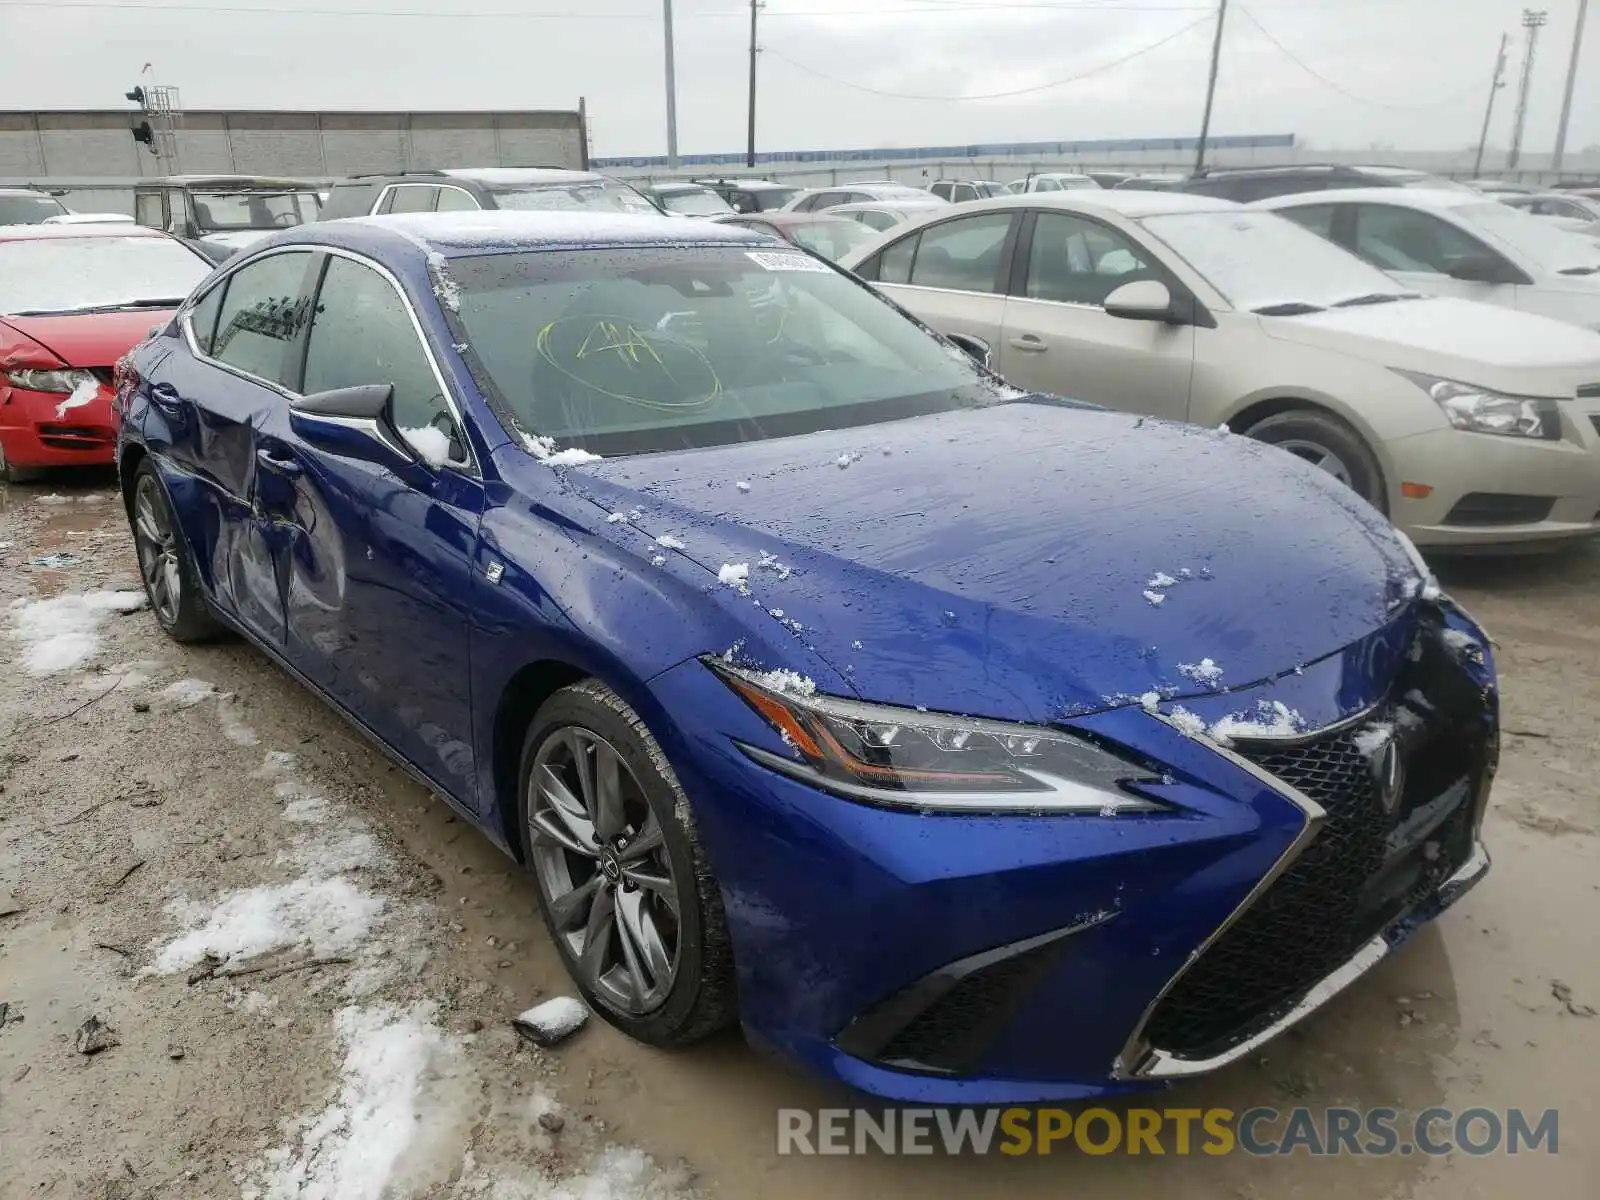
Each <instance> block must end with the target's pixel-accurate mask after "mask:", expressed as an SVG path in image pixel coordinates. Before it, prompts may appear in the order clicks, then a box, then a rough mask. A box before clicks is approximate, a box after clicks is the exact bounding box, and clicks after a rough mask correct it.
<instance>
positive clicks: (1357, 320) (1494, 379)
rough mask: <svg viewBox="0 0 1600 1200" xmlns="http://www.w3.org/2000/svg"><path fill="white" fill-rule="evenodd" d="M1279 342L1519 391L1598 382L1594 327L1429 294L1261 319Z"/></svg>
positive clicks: (1559, 392)
mask: <svg viewBox="0 0 1600 1200" xmlns="http://www.w3.org/2000/svg"><path fill="white" fill-rule="evenodd" d="M1261 327H1262V329H1263V330H1264V331H1265V332H1266V333H1267V334H1268V335H1269V336H1271V337H1274V338H1277V339H1279V340H1280V341H1286V342H1296V343H1298V344H1300V345H1305V346H1317V347H1320V348H1322V349H1326V350H1333V351H1336V352H1338V353H1342V354H1350V355H1354V356H1357V357H1360V358H1364V359H1367V360H1369V361H1371V362H1374V363H1377V364H1379V365H1381V366H1385V367H1399V368H1403V369H1405V370H1408V371H1419V372H1422V373H1424V374H1429V375H1437V376H1439V377H1441V378H1444V379H1456V380H1460V381H1462V382H1464V383H1475V384H1480V385H1482V386H1484V387H1491V388H1495V389H1496V390H1499V391H1503V392H1510V393H1512V394H1514V395H1521V396H1530V395H1534V396H1566V397H1571V396H1572V395H1573V394H1574V393H1575V391H1576V388H1577V386H1578V385H1579V384H1586V383H1594V382H1595V381H1597V380H1600V333H1595V332H1594V331H1592V330H1588V329H1582V328H1580V327H1578V326H1576V325H1569V324H1567V323H1566V322H1563V321H1556V320H1553V319H1551V318H1549V317H1541V316H1535V315H1534V314H1532V313H1522V312H1515V311H1512V310H1509V309H1505V308H1499V307H1495V306H1491V305H1488V304H1475V303H1473V302H1472V301H1469V300H1455V299H1450V298H1446V297H1431V298H1424V299H1419V300H1396V301H1393V302H1391V303H1388V304H1371V305H1361V306H1358V307H1356V308H1336V309H1329V310H1327V311H1325V312H1319V313H1309V314H1307V315H1306V316H1301V317H1262V318H1261Z"/></svg>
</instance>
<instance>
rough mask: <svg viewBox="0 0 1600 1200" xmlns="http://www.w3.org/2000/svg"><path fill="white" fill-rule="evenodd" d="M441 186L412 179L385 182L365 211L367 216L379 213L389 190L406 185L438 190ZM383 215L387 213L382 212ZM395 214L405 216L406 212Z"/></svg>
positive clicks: (405, 186)
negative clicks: (401, 181)
mask: <svg viewBox="0 0 1600 1200" xmlns="http://www.w3.org/2000/svg"><path fill="white" fill-rule="evenodd" d="M441 186H442V185H441V184H437V183H423V182H422V181H421V180H413V181H410V182H407V183H386V184H384V185H383V191H381V192H379V193H378V198H377V200H375V201H374V202H373V205H372V207H371V208H370V209H369V210H368V211H367V216H369V217H371V216H376V215H379V214H380V213H382V212H383V204H384V201H385V200H387V199H388V198H389V193H390V192H393V191H397V190H399V189H400V188H408V187H411V188H423V187H425V188H432V189H433V190H434V191H438V190H439V188H440V187H441ZM434 203H435V204H437V203H438V201H437V200H435V201H434ZM429 211H431V210H429ZM384 215H387V214H384ZM396 215H398V216H402V217H403V216H406V215H407V214H406V213H398V214H396Z"/></svg>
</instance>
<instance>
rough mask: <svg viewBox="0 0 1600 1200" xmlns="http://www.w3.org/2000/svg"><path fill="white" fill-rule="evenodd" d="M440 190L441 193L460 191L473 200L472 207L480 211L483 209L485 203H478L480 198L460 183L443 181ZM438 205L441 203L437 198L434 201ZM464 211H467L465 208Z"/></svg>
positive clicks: (435, 205)
mask: <svg viewBox="0 0 1600 1200" xmlns="http://www.w3.org/2000/svg"><path fill="white" fill-rule="evenodd" d="M439 191H440V193H441V194H443V193H444V192H460V193H461V194H462V195H463V196H465V197H466V198H467V199H468V200H471V201H472V207H473V208H475V209H477V210H478V211H479V212H482V211H483V205H481V204H479V203H478V198H477V197H476V196H474V195H473V194H472V193H471V192H469V191H468V190H467V189H466V188H464V187H462V186H461V185H460V184H457V183H441V184H440V185H439ZM438 205H439V202H438V201H437V200H435V201H434V208H435V209H437V208H438ZM462 211H463V212H465V211H466V210H465V209H463V210H462Z"/></svg>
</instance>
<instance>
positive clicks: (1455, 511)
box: [1385, 405, 1600, 550]
mask: <svg viewBox="0 0 1600 1200" xmlns="http://www.w3.org/2000/svg"><path fill="white" fill-rule="evenodd" d="M1563 408H1564V409H1566V411H1565V412H1564V414H1563V415H1564V417H1565V421H1564V424H1565V425H1566V429H1565V430H1564V432H1565V434H1566V437H1564V438H1563V440H1561V441H1559V442H1544V441H1532V440H1529V439H1525V438H1509V437H1496V436H1493V435H1490V434H1481V433H1464V432H1462V431H1459V430H1455V429H1441V430H1437V431H1433V432H1429V433H1421V434H1416V435H1414V436H1412V437H1405V438H1399V439H1396V440H1394V441H1391V442H1389V443H1388V444H1387V446H1386V447H1385V449H1386V450H1387V452H1388V457H1389V463H1388V470H1389V472H1390V480H1389V495H1390V505H1389V507H1390V516H1391V518H1392V519H1393V521H1394V523H1395V524H1396V525H1398V526H1399V527H1400V528H1401V529H1403V530H1404V531H1405V532H1406V533H1407V534H1408V535H1409V536H1410V537H1411V539H1412V541H1414V542H1416V543H1417V544H1418V545H1419V546H1432V547H1435V548H1437V549H1441V550H1443V549H1458V550H1473V549H1492V548H1500V549H1507V550H1511V549H1524V550H1537V549H1539V548H1541V546H1548V547H1551V548H1554V547H1556V546H1559V545H1560V544H1561V543H1563V542H1569V541H1572V540H1573V539H1576V538H1584V537H1590V536H1593V535H1595V534H1600V426H1597V425H1596V424H1595V420H1594V418H1595V416H1596V415H1600V407H1596V409H1595V412H1594V413H1590V412H1589V411H1588V406H1587V405H1585V406H1584V408H1581V409H1580V408H1578V407H1576V406H1572V407H1570V408H1569V407H1568V406H1566V405H1563ZM1408 484H1409V485H1412V486H1411V487H1406V486H1405V485H1408ZM1415 485H1422V486H1425V487H1428V488H1431V489H1432V490H1431V491H1430V492H1429V493H1428V494H1427V496H1426V497H1422V498H1416V497H1415V492H1416V490H1417V488H1416V486H1415ZM1408 493H1410V494H1408Z"/></svg>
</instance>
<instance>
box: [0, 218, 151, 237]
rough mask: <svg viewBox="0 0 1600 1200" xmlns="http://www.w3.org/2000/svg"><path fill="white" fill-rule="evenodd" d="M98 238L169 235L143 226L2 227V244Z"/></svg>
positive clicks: (0, 234)
mask: <svg viewBox="0 0 1600 1200" xmlns="http://www.w3.org/2000/svg"><path fill="white" fill-rule="evenodd" d="M98 237H117V238H130V237H143V238H164V237H167V234H165V233H163V232H162V231H161V230H159V229H148V228H146V227H145V226H143V225H133V224H120V223H119V224H111V223H109V222H108V223H106V224H104V225H89V224H83V225H0V242H31V241H49V240H51V239H54V240H57V241H60V240H63V239H82V238H98Z"/></svg>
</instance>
